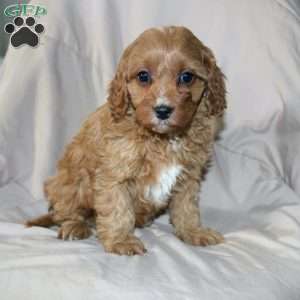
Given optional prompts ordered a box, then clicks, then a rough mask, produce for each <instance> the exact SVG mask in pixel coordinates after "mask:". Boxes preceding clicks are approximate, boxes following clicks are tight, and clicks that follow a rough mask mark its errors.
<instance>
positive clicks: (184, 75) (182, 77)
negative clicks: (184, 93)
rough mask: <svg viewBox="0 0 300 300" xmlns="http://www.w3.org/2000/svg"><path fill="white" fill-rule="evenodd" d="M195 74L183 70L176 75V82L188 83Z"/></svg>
mask: <svg viewBox="0 0 300 300" xmlns="http://www.w3.org/2000/svg"><path fill="white" fill-rule="evenodd" d="M194 78H195V75H194V74H192V73H191V72H183V73H181V74H180V75H179V77H178V84H184V85H189V84H191V83H192V82H193V81H194Z"/></svg>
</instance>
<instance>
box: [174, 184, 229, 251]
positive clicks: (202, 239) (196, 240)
mask: <svg viewBox="0 0 300 300" xmlns="http://www.w3.org/2000/svg"><path fill="white" fill-rule="evenodd" d="M199 185H200V184H199V183H198V181H197V180H195V179H189V180H185V181H184V182H183V183H182V184H180V188H178V189H175V192H174V195H173V197H172V199H171V202H170V206H169V211H170V218H171V223H172V224H173V226H174V229H175V234H176V235H177V236H178V237H179V238H180V239H181V240H183V241H184V242H186V243H188V244H192V245H196V246H208V245H216V244H219V243H221V242H223V241H224V238H223V237H222V235H221V234H220V233H218V232H216V231H214V230H212V229H209V228H203V227H202V226H201V222H200V213H199V206H198V192H199Z"/></svg>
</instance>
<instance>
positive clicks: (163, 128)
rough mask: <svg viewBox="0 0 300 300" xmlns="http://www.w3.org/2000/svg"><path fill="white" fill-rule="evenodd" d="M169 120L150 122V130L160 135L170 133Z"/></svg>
mask: <svg viewBox="0 0 300 300" xmlns="http://www.w3.org/2000/svg"><path fill="white" fill-rule="evenodd" d="M169 123H170V122H169V120H157V119H156V120H155V121H154V122H152V124H153V125H152V128H151V130H152V131H154V132H156V133H160V134H166V133H169V132H170V129H171V126H170V124H169Z"/></svg>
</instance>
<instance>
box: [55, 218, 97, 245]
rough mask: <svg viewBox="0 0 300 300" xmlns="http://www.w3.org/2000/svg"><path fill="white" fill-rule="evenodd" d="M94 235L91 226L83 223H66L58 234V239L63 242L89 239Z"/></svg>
mask: <svg viewBox="0 0 300 300" xmlns="http://www.w3.org/2000/svg"><path fill="white" fill-rule="evenodd" d="M91 234H92V231H91V229H90V228H89V226H88V225H87V224H86V223H85V222H83V221H72V220H70V221H65V222H64V223H62V225H61V228H60V229H59V232H58V238H59V239H62V240H82V239H87V238H88V237H89V236H90V235H91Z"/></svg>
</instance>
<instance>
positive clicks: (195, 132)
mask: <svg viewBox="0 0 300 300" xmlns="http://www.w3.org/2000/svg"><path fill="white" fill-rule="evenodd" d="M140 70H147V71H148V72H149V73H150V75H151V76H152V77H151V82H149V83H147V84H144V83H143V84H142V83H141V82H139V80H138V78H137V74H138V72H139V71H140ZM185 70H188V71H189V72H191V73H193V75H194V77H193V78H194V81H193V82H192V83H191V84H181V83H178V76H179V75H178V74H180V73H181V72H184V71H185ZM161 103H163V104H164V105H167V106H170V107H171V108H172V111H173V112H172V114H171V116H170V117H169V119H168V120H160V119H159V118H158V117H157V116H156V115H155V112H154V108H155V107H156V106H157V105H161ZM225 108H226V101H225V84H224V76H223V74H222V72H221V70H220V68H219V67H218V66H217V65H216V60H215V58H214V56H213V54H212V51H211V50H210V49H209V48H207V47H206V46H204V45H203V44H202V43H201V42H200V41H199V40H198V39H197V38H196V37H195V36H194V35H193V34H192V33H191V32H190V31H189V30H188V29H186V28H184V27H174V26H171V27H164V28H160V29H156V28H153V29H149V30H147V31H145V32H144V33H143V34H141V35H140V36H139V37H138V38H137V39H136V40H135V41H134V42H133V43H132V44H131V45H130V46H129V47H128V48H127V49H126V50H125V51H124V54H123V56H122V58H121V60H120V63H119V65H118V68H117V72H116V75H115V77H114V79H113V80H112V82H111V84H110V86H109V95H108V102H107V103H106V104H104V105H103V106H101V107H100V108H99V109H97V110H96V111H95V112H94V113H92V114H91V115H90V116H89V117H88V119H87V120H86V121H85V122H84V124H83V126H82V127H81V129H80V131H79V133H78V134H77V135H76V136H75V137H74V138H73V140H72V141H71V143H70V144H69V145H68V146H67V147H66V150H65V153H64V155H63V157H62V159H61V160H59V162H58V165H57V172H56V174H55V175H54V176H52V177H50V178H49V179H48V180H46V182H45V187H44V189H45V195H46V197H47V199H48V201H49V207H50V212H49V214H47V215H45V216H42V217H39V218H37V219H35V220H31V221H28V222H27V225H28V226H33V225H41V226H51V225H53V224H58V225H61V229H60V231H59V238H63V239H72V238H86V237H88V236H89V235H90V233H91V232H90V229H89V222H90V221H91V220H92V221H93V220H94V221H95V224H96V232H97V235H98V237H99V239H100V241H101V242H102V245H103V246H104V249H105V250H106V251H108V252H113V253H117V254H120V255H123V254H125V255H134V254H143V253H145V251H146V249H145V247H144V245H143V243H142V242H141V241H140V240H139V239H138V238H137V237H136V236H134V228H135V227H136V226H138V227H142V226H145V225H148V224H150V223H151V221H152V220H153V219H154V218H155V217H156V216H158V215H159V214H160V213H162V212H164V211H165V210H166V209H167V208H168V209H169V213H170V221H171V223H172V224H173V226H174V230H175V234H176V235H177V236H178V237H179V238H180V239H181V240H183V241H184V242H187V243H189V244H193V245H202V246H206V245H214V244H217V243H219V242H222V241H223V237H222V236H221V235H220V234H219V233H217V232H215V231H213V230H211V229H205V228H203V227H202V226H201V222H200V214H199V207H198V194H199V190H200V184H201V178H202V177H201V176H202V172H203V171H204V168H205V166H206V165H207V162H208V160H209V158H210V155H211V151H212V146H213V142H214V138H215V136H216V133H217V130H218V124H219V122H220V120H221V117H222V114H223V112H224V109H225ZM172 166H173V169H170V167H172ZM164 170H167V171H168V170H171V171H169V173H166V174H168V176H170V177H168V178H167V179H166V180H167V181H168V180H169V181H170V182H166V183H164V182H160V180H161V178H164V177H162V176H161V174H162V172H163V171H164ZM174 170H175V171H174ZM172 172H173V173H172ZM174 172H175V173H174ZM174 174H175V175H174ZM172 176H173V177H174V178H173V177H172ZM175 177H176V178H175ZM175 179H176V180H175ZM172 180H175V181H174V182H172ZM164 184H168V185H169V187H168V186H163V185H164ZM166 197H167V198H166Z"/></svg>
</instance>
